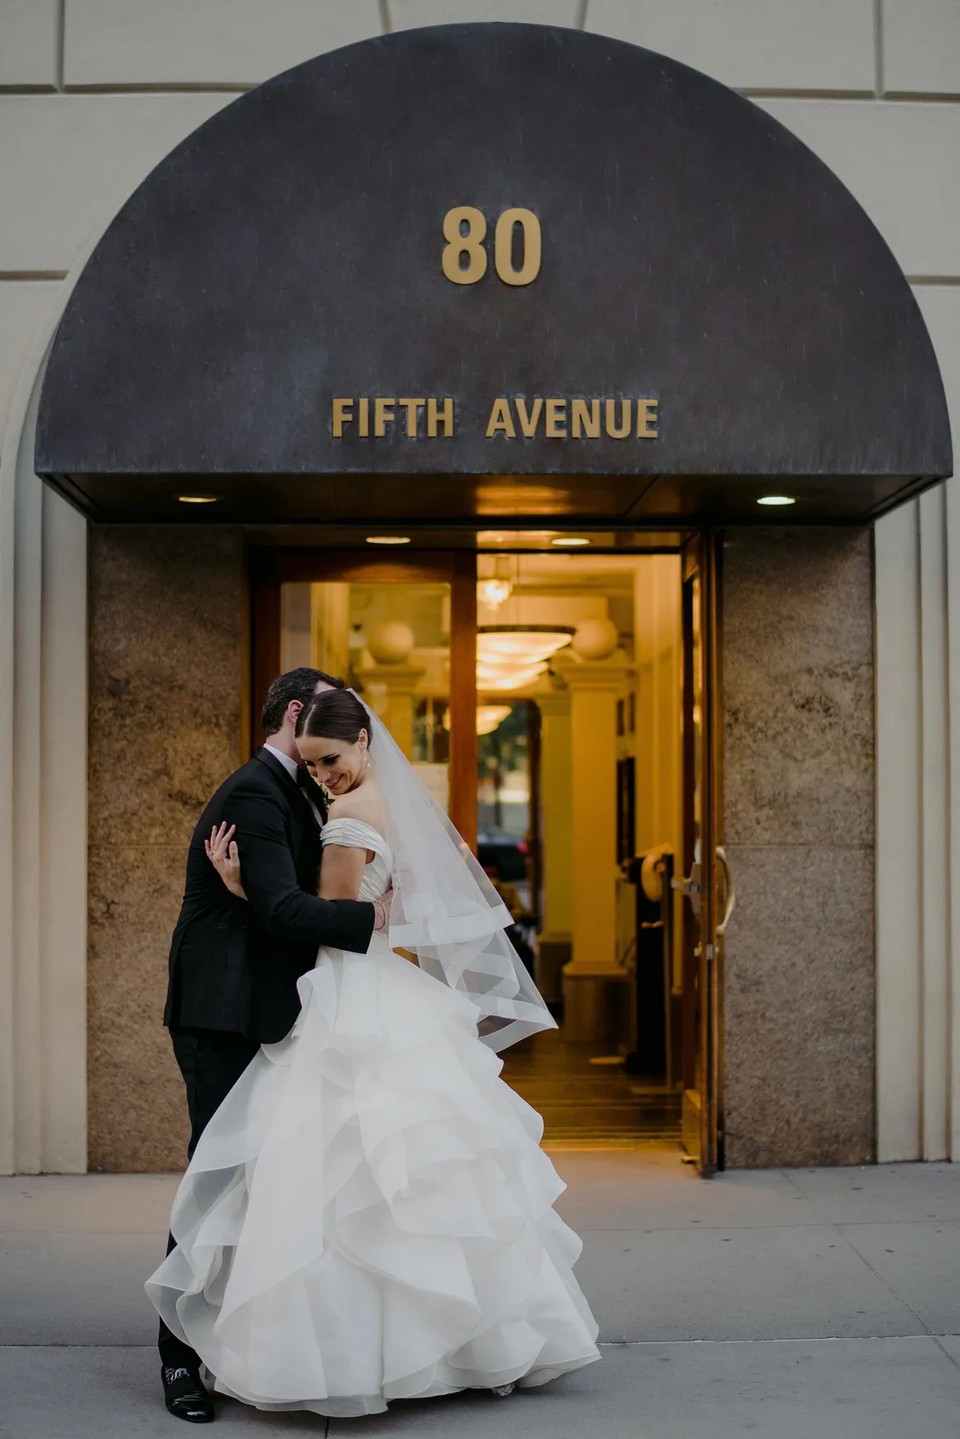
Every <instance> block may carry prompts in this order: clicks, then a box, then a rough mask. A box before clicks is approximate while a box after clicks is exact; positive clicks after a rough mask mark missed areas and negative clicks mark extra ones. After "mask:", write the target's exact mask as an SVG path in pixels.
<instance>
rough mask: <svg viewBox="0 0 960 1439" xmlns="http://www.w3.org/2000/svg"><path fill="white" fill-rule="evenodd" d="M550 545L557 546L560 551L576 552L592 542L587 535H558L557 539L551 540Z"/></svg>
mask: <svg viewBox="0 0 960 1439" xmlns="http://www.w3.org/2000/svg"><path fill="white" fill-rule="evenodd" d="M550 543H551V544H552V545H556V547H557V549H558V550H561V549H562V550H574V549H579V548H580V546H581V545H588V544H589V543H590V541H589V540H588V539H587V537H586V535H557V537H556V539H553V540H551V541H550Z"/></svg>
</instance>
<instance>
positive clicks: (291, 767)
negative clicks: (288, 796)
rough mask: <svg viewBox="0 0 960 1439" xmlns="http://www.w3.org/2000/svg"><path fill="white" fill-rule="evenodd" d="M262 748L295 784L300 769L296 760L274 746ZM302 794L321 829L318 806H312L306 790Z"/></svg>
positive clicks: (266, 745) (321, 821) (269, 745)
mask: <svg viewBox="0 0 960 1439" xmlns="http://www.w3.org/2000/svg"><path fill="white" fill-rule="evenodd" d="M263 747H264V749H268V750H269V751H270V753H271V754H272V755H273V757H274V759H278V760H279V761H280V763H281V764H282V765H283V767H284V769H285V770H286V772H287V774H288V775H289V776H290V778H291V779H292V780H293V782H294V784H296V783H297V771H298V769H299V768H300V766H299V765H298V764H297V762H296V760H295V759H291V757H290V755H288V754H284V752H283V750H282V749H277V747H276V745H272V744H265V745H264V746H263ZM302 793H303V797H304V799H305V800H306V801H307V804H308V805H309V806H310V808H311V809H312V810H313V812H314V814H315V815H316V818H317V824H318V825H319V826H320V828H321V829H322V828H323V815H322V814H321V813H320V807H319V805H315V804H314V802H313V798H312V797H311V796H310V795H309V794H307V792H306V790H303V791H302Z"/></svg>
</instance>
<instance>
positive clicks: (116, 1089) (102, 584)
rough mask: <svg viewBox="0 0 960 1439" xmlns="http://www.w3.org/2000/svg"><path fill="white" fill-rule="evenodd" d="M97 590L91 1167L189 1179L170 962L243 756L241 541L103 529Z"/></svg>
mask: <svg viewBox="0 0 960 1439" xmlns="http://www.w3.org/2000/svg"><path fill="white" fill-rule="evenodd" d="M89 586H90V640H89V644H90V671H89V686H90V689H89V696H90V698H89V705H90V708H89V715H90V719H89V816H90V818H89V835H90V846H89V885H90V891H89V896H90V897H89V929H88V934H89V976H88V1095H89V1134H90V1139H89V1165H90V1168H91V1169H95V1170H146V1171H156V1170H169V1169H179V1168H181V1167H182V1165H183V1163H184V1154H185V1151H186V1138H187V1130H186V1123H185V1107H184V1099H183V1085H182V1082H181V1079H180V1075H179V1073H178V1072H177V1069H176V1066H175V1065H174V1063H173V1058H172V1055H171V1052H170V1041H169V1038H168V1036H167V1032H166V1030H164V1029H163V1028H162V1027H161V1016H162V1014H163V1003H164V995H165V993H166V976H167V950H168V946H169V940H170V935H171V932H172V930H173V926H174V924H175V922H176V918H177V912H178V910H179V906H180V898H181V895H182V893H183V874H184V863H185V859H186V849H187V844H188V842H189V839H190V836H191V834H192V833H193V828H194V825H195V824H196V822H197V819H198V817H199V815H200V813H201V811H202V809H203V806H204V804H205V803H206V800H207V799H208V798H209V796H210V795H211V794H212V793H213V791H214V790H215V789H216V787H217V786H218V784H219V783H220V782H221V780H223V779H224V778H225V777H226V776H227V775H228V774H229V773H230V771H231V770H233V769H235V768H236V766H237V764H238V763H239V762H240V758H241V754H240V751H241V700H242V673H243V645H244V637H243V632H242V629H243V614H244V603H243V600H244V596H243V574H242V555H241V541H240V536H239V533H238V532H237V531H236V530H233V529H227V528H220V527H209V528H204V529H202V530H199V529H180V528H175V527H173V526H154V527H150V526H136V525H134V526H104V527H100V528H95V529H92V530H91V531H90V554H89Z"/></svg>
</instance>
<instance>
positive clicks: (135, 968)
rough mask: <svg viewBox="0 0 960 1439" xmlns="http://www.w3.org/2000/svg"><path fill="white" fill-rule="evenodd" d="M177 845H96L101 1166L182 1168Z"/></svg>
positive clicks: (94, 1150)
mask: <svg viewBox="0 0 960 1439" xmlns="http://www.w3.org/2000/svg"><path fill="white" fill-rule="evenodd" d="M183 867H184V854H183V850H182V849H181V848H180V847H179V846H173V845H170V846H167V847H161V846H159V845H149V846H130V845H103V844H96V843H94V844H92V845H91V847H90V854H89V876H90V878H89V884H90V909H89V920H88V924H89V930H88V936H89V938H88V945H89V969H88V978H87V984H88V1010H87V1031H88V1058H87V1065H88V1076H89V1083H88V1102H89V1165H90V1168H91V1169H93V1170H121V1171H125V1170H130V1171H141V1172H146V1173H152V1172H160V1171H164V1170H169V1169H180V1168H182V1167H183V1164H184V1162H185V1155H186V1148H187V1137H188V1133H189V1127H188V1125H187V1111H186V1102H185V1100H184V1095H183V1082H182V1080H181V1078H180V1073H179V1071H178V1069H177V1066H176V1064H175V1062H174V1059H173V1053H172V1050H171V1047H170V1038H169V1036H168V1034H167V1031H166V1030H165V1029H164V1028H163V1025H162V1023H161V1020H162V1016H163V1003H164V997H165V995H166V978H167V952H168V948H169V942H170V934H171V931H172V930H173V926H174V924H175V922H176V918H177V910H178V907H179V900H180V895H181V893H182V891H183Z"/></svg>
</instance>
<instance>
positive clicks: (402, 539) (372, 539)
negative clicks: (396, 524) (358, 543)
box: [367, 535, 410, 545]
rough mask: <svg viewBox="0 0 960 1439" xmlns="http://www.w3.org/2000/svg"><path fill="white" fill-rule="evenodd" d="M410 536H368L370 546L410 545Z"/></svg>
mask: <svg viewBox="0 0 960 1439" xmlns="http://www.w3.org/2000/svg"><path fill="white" fill-rule="evenodd" d="M409 543H410V536H409V535H367V544H368V545H408V544H409Z"/></svg>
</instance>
